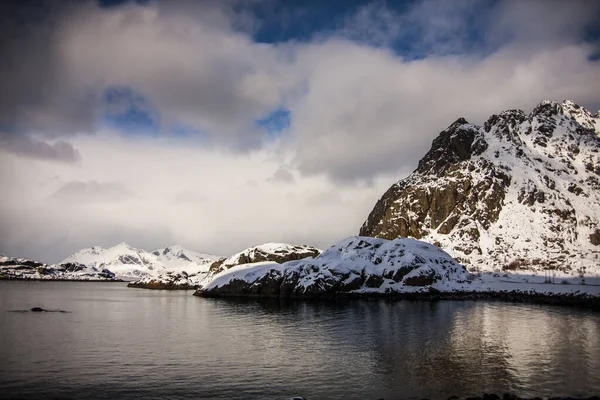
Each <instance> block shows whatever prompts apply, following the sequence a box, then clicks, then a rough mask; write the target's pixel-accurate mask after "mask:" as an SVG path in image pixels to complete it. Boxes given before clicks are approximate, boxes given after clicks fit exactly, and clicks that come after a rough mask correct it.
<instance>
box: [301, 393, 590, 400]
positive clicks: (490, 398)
mask: <svg viewBox="0 0 600 400" xmlns="http://www.w3.org/2000/svg"><path fill="white" fill-rule="evenodd" d="M291 400H308V399H306V398H304V397H292V399H291ZM378 400H385V399H378ZM396 400H402V398H397V399H396ZM423 400H427V399H423ZM447 400H600V397H599V396H589V397H570V396H569V397H554V396H552V397H519V396H517V395H514V394H510V393H504V394H503V395H502V396H500V395H497V394H488V393H485V394H483V395H482V396H471V397H458V396H450V397H448V399H447Z"/></svg>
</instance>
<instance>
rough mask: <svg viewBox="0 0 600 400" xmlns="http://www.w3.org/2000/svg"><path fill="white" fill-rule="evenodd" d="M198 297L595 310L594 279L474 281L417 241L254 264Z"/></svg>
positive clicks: (557, 276) (224, 275) (346, 246)
mask: <svg viewBox="0 0 600 400" xmlns="http://www.w3.org/2000/svg"><path fill="white" fill-rule="evenodd" d="M194 294H195V295H197V296H203V297H222V296H245V297H280V298H323V297H335V296H364V295H366V296H389V297H396V296H400V297H404V296H410V297H416V298H458V299H471V298H472V299H476V298H500V299H504V300H512V301H515V300H516V301H535V302H546V303H559V304H576V305H583V306H586V307H597V306H598V305H600V278H589V277H588V278H582V277H581V276H577V277H573V276H569V275H565V274H563V275H561V272H560V271H551V272H546V273H542V274H522V273H519V274H511V273H502V274H497V273H483V274H472V273H470V272H468V271H467V270H466V269H465V268H464V266H462V265H460V264H458V263H457V262H456V261H455V260H454V259H453V258H452V257H451V256H450V255H449V254H448V253H446V252H445V251H443V250H442V249H440V248H438V247H436V246H433V245H431V244H429V243H426V242H423V241H419V240H415V239H408V238H404V239H395V240H386V239H379V238H372V237H360V236H358V237H351V238H348V239H346V240H343V241H342V242H340V243H338V244H336V245H334V246H332V247H331V248H330V249H328V250H326V251H325V252H323V253H322V254H321V255H320V256H318V257H316V258H314V259H313V258H307V259H303V260H296V261H289V262H285V263H283V264H279V263H275V262H259V263H254V264H242V265H238V266H235V267H232V268H230V269H228V270H225V271H222V272H220V273H219V274H217V275H216V276H214V277H213V278H212V280H210V281H208V282H207V283H206V284H205V285H204V286H203V287H201V288H199V289H198V290H197V291H196V292H195V293H194Z"/></svg>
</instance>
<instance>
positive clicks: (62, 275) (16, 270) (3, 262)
mask: <svg viewBox="0 0 600 400" xmlns="http://www.w3.org/2000/svg"><path fill="white" fill-rule="evenodd" d="M0 279H32V280H74V281H114V280H117V278H116V277H115V274H113V273H112V272H111V271H109V270H107V269H104V268H99V267H95V266H86V265H83V264H79V263H74V262H67V263H61V264H57V265H48V264H44V263H41V262H39V261H35V260H30V259H27V258H14V257H6V256H4V255H3V256H1V257H0Z"/></svg>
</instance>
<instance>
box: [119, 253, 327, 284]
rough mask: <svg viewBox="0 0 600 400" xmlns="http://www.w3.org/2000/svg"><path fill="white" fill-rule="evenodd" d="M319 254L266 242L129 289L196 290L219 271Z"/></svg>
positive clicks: (145, 279)
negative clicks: (199, 266) (237, 266)
mask: <svg viewBox="0 0 600 400" xmlns="http://www.w3.org/2000/svg"><path fill="white" fill-rule="evenodd" d="M155 253H156V252H155ZM320 253H321V250H319V249H317V248H315V247H311V246H305V245H292V244H286V243H265V244H262V245H259V246H254V247H250V248H247V249H245V250H243V251H241V252H239V253H236V254H234V255H232V256H231V257H227V258H224V257H223V258H218V257H216V256H212V257H213V258H212V261H211V263H210V265H207V264H206V263H205V264H203V267H204V268H203V269H202V270H199V271H194V272H192V273H187V272H183V271H181V272H177V271H175V270H171V271H168V272H166V273H162V274H160V275H158V276H146V277H144V278H142V279H140V280H139V281H136V282H132V283H130V284H129V285H128V286H130V287H138V288H145V289H195V288H196V287H198V286H202V285H203V284H205V283H206V282H208V281H210V280H211V279H212V278H213V277H214V276H215V275H216V274H218V273H219V272H221V271H224V270H227V269H229V268H232V267H234V266H236V265H240V264H251V263H259V262H265V261H271V262H278V263H283V262H286V261H291V260H300V259H303V258H306V257H316V256H318V255H319V254H320Z"/></svg>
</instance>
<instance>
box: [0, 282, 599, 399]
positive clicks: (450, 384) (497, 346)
mask: <svg viewBox="0 0 600 400" xmlns="http://www.w3.org/2000/svg"><path fill="white" fill-rule="evenodd" d="M35 306H40V307H43V308H46V309H60V310H65V311H68V313H32V312H14V310H27V309H30V308H31V307H35ZM507 391H508V392H512V393H516V394H518V395H521V396H531V397H533V396H555V395H571V396H591V395H598V394H600V313H597V312H593V311H586V310H579V309H572V308H561V307H549V306H536V305H514V304H506V303H498V302H470V301H465V302H460V301H442V302H416V301H399V302H386V301H354V302H348V303H317V302H292V303H279V302H260V301H233V300H214V299H201V298H196V297H193V296H192V295H191V292H186V291H181V292H168V291H151V290H144V289H130V288H127V287H125V284H123V283H75V282H73V283H71V282H7V281H0V394H1V396H0V397H3V398H11V397H18V398H22V397H30V398H42V397H60V398H77V399H85V398H111V399H112V398H140V399H141V398H144V399H149V398H164V399H168V398H170V399H180V398H181V399H183V398H197V399H271V398H272V399H286V398H290V397H292V396H294V395H300V396H304V397H306V398H307V399H308V400H312V399H340V398H344V399H346V398H351V399H378V398H384V399H399V398H405V399H408V398H415V399H416V398H423V397H427V398H432V399H437V398H447V397H448V396H450V395H458V396H467V395H475V394H479V395H480V394H482V393H483V392H495V393H502V392H507Z"/></svg>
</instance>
